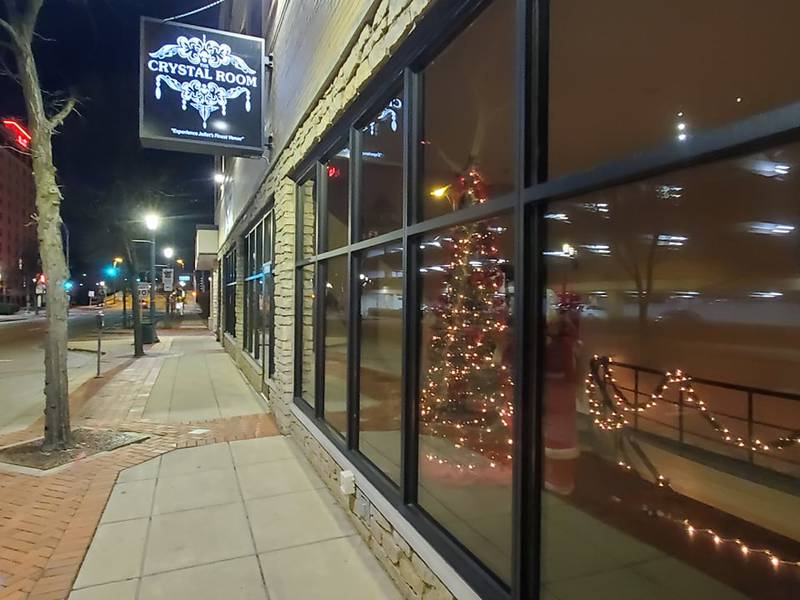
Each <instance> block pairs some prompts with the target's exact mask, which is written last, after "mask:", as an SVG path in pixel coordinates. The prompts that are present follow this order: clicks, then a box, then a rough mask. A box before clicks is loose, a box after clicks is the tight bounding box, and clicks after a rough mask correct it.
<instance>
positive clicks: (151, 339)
mask: <svg viewBox="0 0 800 600" xmlns="http://www.w3.org/2000/svg"><path fill="white" fill-rule="evenodd" d="M157 341H158V335H157V334H156V326H155V324H154V323H142V343H143V344H155V343H156V342H157Z"/></svg>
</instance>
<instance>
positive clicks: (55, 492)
mask: <svg viewBox="0 0 800 600" xmlns="http://www.w3.org/2000/svg"><path fill="white" fill-rule="evenodd" d="M190 335H191V334H190ZM162 348H163V346H162ZM167 356H168V354H167V353H166V352H162V351H159V352H154V353H153V355H152V356H150V357H147V358H145V359H138V360H136V361H131V363H130V364H127V365H126V366H124V367H122V368H120V369H119V370H118V371H117V372H116V373H107V374H106V377H105V378H104V379H103V380H97V381H96V382H91V383H92V384H93V385H94V387H92V386H91V385H90V386H89V388H87V389H88V391H86V390H84V392H83V394H84V396H86V397H81V395H78V396H76V397H71V399H70V400H71V405H73V406H74V408H73V414H75V415H80V414H83V415H84V417H88V418H81V419H80V420H79V419H77V418H73V427H78V426H91V427H104V428H111V429H117V430H124V431H135V432H141V433H146V434H149V435H150V436H151V437H149V438H148V439H147V440H145V441H143V442H141V443H138V444H133V445H129V446H126V447H124V448H121V449H119V450H115V451H113V452H110V453H101V454H97V455H95V456H92V457H89V458H87V459H84V460H79V461H76V462H74V463H71V464H70V465H67V466H65V467H62V468H60V469H56V470H54V472H51V473H49V474H45V475H27V474H21V473H12V472H7V471H5V472H0V497H2V504H0V578H1V579H0V599H3V600H5V599H15V600H16V599H19V600H22V599H30V600H34V599H36V600H51V599H52V600H58V599H63V598H66V597H67V596H68V594H69V590H70V589H71V587H72V583H73V581H74V579H75V577H76V576H77V573H78V570H79V568H80V565H81V562H82V560H83V557H84V555H85V554H86V551H87V549H88V547H89V543H90V542H91V539H92V536H93V534H94V531H95V529H96V527H97V524H98V522H99V519H100V516H101V514H102V511H103V509H104V507H105V505H106V502H107V500H108V497H109V494H110V492H111V488H112V487H113V485H114V483H115V481H116V479H117V475H118V473H119V472H120V471H121V470H124V469H126V468H128V467H131V466H134V465H137V464H139V463H142V462H144V461H146V460H149V459H151V458H154V457H156V456H159V455H161V454H164V453H166V452H169V451H171V450H174V449H175V448H185V447H190V446H199V445H204V444H213V443H216V442H223V441H233V440H239V439H248V438H254V437H264V436H271V435H277V434H278V430H277V427H276V426H275V423H274V421H273V419H272V417H271V416H270V415H267V414H260V415H248V416H242V417H233V418H228V419H217V420H213V421H203V422H200V423H198V422H194V423H181V424H160V423H147V422H143V421H140V420H138V418H139V417H140V416H141V414H142V410H143V408H144V406H145V403H146V399H147V397H148V395H149V393H150V390H152V387H153V385H154V383H155V381H156V379H157V377H158V372H159V369H160V367H161V365H163V362H164V360H165V359H166V358H167ZM39 435H41V424H39V423H37V424H35V425H34V426H32V427H31V428H28V429H27V430H24V431H22V432H17V433H15V434H12V435H9V436H5V437H3V438H0V446H5V445H9V444H12V443H16V442H19V441H22V440H25V439H31V438H34V437H37V436H39Z"/></svg>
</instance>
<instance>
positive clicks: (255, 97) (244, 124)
mask: <svg viewBox="0 0 800 600" xmlns="http://www.w3.org/2000/svg"><path fill="white" fill-rule="evenodd" d="M263 57H264V40H263V39H261V38H255V37H250V36H245V35H238V34H235V33H229V32H226V31H218V30H215V29H206V28H203V27H194V26H192V25H184V24H182V23H174V22H171V21H170V22H164V21H160V20H157V19H149V18H142V21H141V46H140V60H139V63H140V64H139V70H140V85H139V137H140V138H141V140H142V145H144V146H146V147H150V148H160V149H163V150H178V151H184V152H202V153H207V154H231V155H251V156H252V155H260V154H261V153H262V152H263V149H264V140H263V131H264V130H263V125H262V96H261V94H262V88H263V83H264V58H263Z"/></svg>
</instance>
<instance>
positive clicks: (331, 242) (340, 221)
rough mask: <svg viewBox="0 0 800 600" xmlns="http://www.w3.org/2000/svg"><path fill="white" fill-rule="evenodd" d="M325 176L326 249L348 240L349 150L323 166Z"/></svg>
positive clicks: (337, 246)
mask: <svg viewBox="0 0 800 600" xmlns="http://www.w3.org/2000/svg"><path fill="white" fill-rule="evenodd" d="M324 173H325V177H327V193H326V197H325V201H326V204H327V212H328V215H327V216H328V224H327V227H326V229H327V234H328V243H327V248H326V250H334V249H336V248H341V247H342V246H344V245H345V244H347V243H348V242H349V235H350V233H349V227H350V215H349V210H350V202H349V198H350V151H349V150H348V149H347V148H344V149H343V150H341V151H340V152H339V153H338V154H336V155H335V156H334V157H333V158H331V159H330V160H329V161H328V162H327V163H325V166H324Z"/></svg>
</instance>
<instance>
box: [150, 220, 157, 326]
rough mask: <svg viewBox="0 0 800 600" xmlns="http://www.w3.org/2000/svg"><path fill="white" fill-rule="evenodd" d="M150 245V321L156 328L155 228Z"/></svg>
mask: <svg viewBox="0 0 800 600" xmlns="http://www.w3.org/2000/svg"><path fill="white" fill-rule="evenodd" d="M151 241H152V244H151V246H150V323H152V326H153V332H154V333H155V330H156V230H155V229H153V236H152V240H151Z"/></svg>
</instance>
